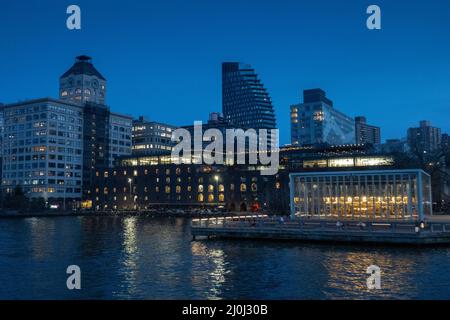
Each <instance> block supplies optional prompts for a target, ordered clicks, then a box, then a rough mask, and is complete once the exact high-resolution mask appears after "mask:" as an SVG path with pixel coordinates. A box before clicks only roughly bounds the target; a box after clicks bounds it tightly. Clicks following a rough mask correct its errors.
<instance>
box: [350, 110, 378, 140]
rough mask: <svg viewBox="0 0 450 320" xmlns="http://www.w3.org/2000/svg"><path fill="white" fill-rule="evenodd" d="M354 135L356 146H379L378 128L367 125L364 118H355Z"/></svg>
mask: <svg viewBox="0 0 450 320" xmlns="http://www.w3.org/2000/svg"><path fill="white" fill-rule="evenodd" d="M355 134H356V143H357V144H366V143H370V144H373V145H379V144H380V143H381V130H380V127H376V126H372V125H370V124H368V123H367V120H366V117H361V116H360V117H355Z"/></svg>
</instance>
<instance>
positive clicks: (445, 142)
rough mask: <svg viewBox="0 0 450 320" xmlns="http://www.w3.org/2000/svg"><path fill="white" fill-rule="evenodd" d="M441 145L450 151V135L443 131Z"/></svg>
mask: <svg viewBox="0 0 450 320" xmlns="http://www.w3.org/2000/svg"><path fill="white" fill-rule="evenodd" d="M441 146H442V149H443V150H445V151H450V135H448V133H443V134H442V137H441Z"/></svg>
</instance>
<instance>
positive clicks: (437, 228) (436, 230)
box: [191, 215, 450, 245]
mask: <svg viewBox="0 0 450 320" xmlns="http://www.w3.org/2000/svg"><path fill="white" fill-rule="evenodd" d="M424 221H425V223H421V224H415V223H412V222H404V221H397V222H396V221H376V222H360V221H352V220H344V221H337V220H322V219H299V218H296V219H290V218H289V217H283V218H280V217H268V216H266V215H248V216H233V217H220V218H204V219H193V220H192V228H191V229H192V236H193V239H194V240H196V239H199V238H208V239H211V238H240V239H272V240H302V241H324V242H347V243H372V244H398V245H429V244H450V217H449V216H436V217H433V216H430V217H427V218H426V219H425V220H424Z"/></svg>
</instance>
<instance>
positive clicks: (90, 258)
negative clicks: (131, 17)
mask: <svg viewBox="0 0 450 320" xmlns="http://www.w3.org/2000/svg"><path fill="white" fill-rule="evenodd" d="M0 243H1V244H2V245H1V246H0V283H2V285H1V286H0V298H2V299H17V298H24V299H25V298H26V299H52V298H55V299H78V298H92V299H240V298H242V299H399V298H400V299H401V298H413V299H438V298H439V299H449V298H450V290H449V289H448V288H449V287H450V270H449V269H448V268H447V266H448V265H449V262H450V250H449V249H448V248H445V247H441V248H434V249H433V248H383V247H368V246H365V247H363V246H361V247H358V246H348V245H347V246H337V245H319V244H305V243H296V242H270V241H243V240H235V241H230V240H228V241H226V240H214V241H194V242H193V241H191V235H190V227H189V220H188V219H180V218H178V219H175V218H143V217H123V218H118V217H59V218H32V219H3V220H0ZM71 264H77V265H79V266H80V267H81V270H82V290H81V291H69V290H67V289H66V288H65V281H66V273H65V271H66V268H67V266H68V265H71ZM372 264H374V265H378V266H379V267H380V268H381V270H382V281H381V284H382V289H381V290H377V291H374V290H368V289H367V287H366V279H367V277H368V275H367V274H366V269H367V267H368V266H370V265H372Z"/></svg>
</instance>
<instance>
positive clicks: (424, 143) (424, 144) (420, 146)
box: [408, 120, 441, 153]
mask: <svg viewBox="0 0 450 320" xmlns="http://www.w3.org/2000/svg"><path fill="white" fill-rule="evenodd" d="M408 145H409V147H410V149H411V151H412V152H419V153H430V152H434V151H436V150H438V148H440V145H441V129H440V128H436V127H432V126H431V123H430V121H426V120H423V121H420V125H419V127H418V128H409V129H408Z"/></svg>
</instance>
